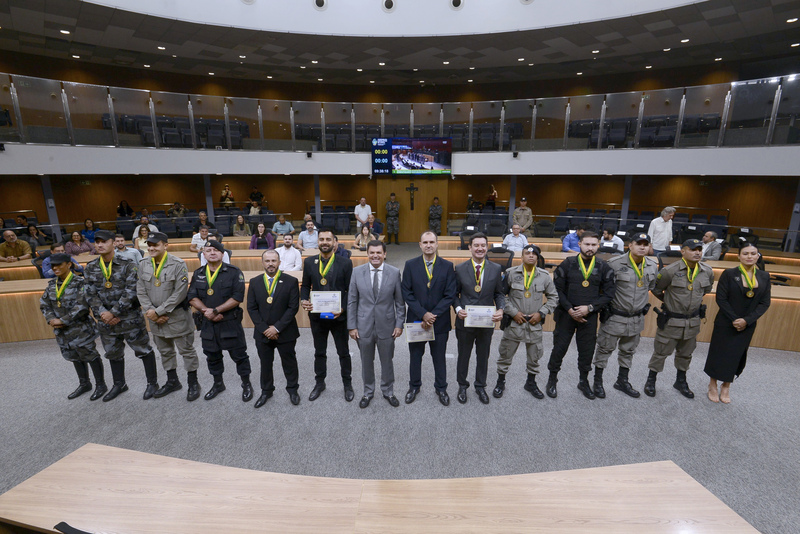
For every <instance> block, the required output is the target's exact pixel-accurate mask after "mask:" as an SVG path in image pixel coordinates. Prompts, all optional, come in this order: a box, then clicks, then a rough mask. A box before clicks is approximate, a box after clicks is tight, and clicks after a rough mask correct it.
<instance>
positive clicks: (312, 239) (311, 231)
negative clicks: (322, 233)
mask: <svg viewBox="0 0 800 534" xmlns="http://www.w3.org/2000/svg"><path fill="white" fill-rule="evenodd" d="M305 224H306V229H305V230H303V231H302V232H300V237H299V238H298V240H297V245H298V248H299V249H300V250H305V249H307V248H317V247H318V246H319V232H317V229H316V228H315V227H314V221H306V223H305Z"/></svg>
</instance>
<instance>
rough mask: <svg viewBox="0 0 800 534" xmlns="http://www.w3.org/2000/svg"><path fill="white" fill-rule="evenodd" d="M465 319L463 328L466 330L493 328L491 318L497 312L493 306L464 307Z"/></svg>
mask: <svg viewBox="0 0 800 534" xmlns="http://www.w3.org/2000/svg"><path fill="white" fill-rule="evenodd" d="M464 311H466V312H467V318H466V319H464V326H466V327H467V328H494V321H492V316H493V315H494V313H495V312H496V311H497V309H496V308H495V307H494V306H465V307H464Z"/></svg>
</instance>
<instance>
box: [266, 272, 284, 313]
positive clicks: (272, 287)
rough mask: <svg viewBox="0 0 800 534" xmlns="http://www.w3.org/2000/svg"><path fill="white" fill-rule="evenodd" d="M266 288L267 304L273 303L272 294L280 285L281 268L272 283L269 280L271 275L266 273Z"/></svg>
mask: <svg viewBox="0 0 800 534" xmlns="http://www.w3.org/2000/svg"><path fill="white" fill-rule="evenodd" d="M263 277H264V289H266V290H267V304H272V294H273V293H275V287H277V285H278V279H279V278H280V277H281V271H280V269H279V270H278V271H277V272H276V273H275V276H274V277H273V278H272V283H270V281H269V276H267V273H264V275H263Z"/></svg>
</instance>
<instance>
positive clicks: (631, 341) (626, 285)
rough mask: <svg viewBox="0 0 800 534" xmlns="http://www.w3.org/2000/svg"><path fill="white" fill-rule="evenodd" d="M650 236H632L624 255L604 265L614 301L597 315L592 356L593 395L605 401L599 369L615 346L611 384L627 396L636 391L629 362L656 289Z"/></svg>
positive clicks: (655, 272) (602, 367)
mask: <svg viewBox="0 0 800 534" xmlns="http://www.w3.org/2000/svg"><path fill="white" fill-rule="evenodd" d="M649 250H650V236H649V235H647V234H644V233H639V234H635V235H634V236H633V238H632V240H631V244H630V247H629V251H628V254H624V255H618V256H612V257H611V258H610V259H609V260H608V261H607V262H606V263H608V266H609V267H611V268H612V269H613V270H614V275H615V280H616V283H615V286H616V292H615V293H614V299H613V300H612V301H611V304H609V305H608V306H607V307H606V308H605V309H604V310H602V311H601V312H600V331H599V332H598V333H597V350H596V351H595V353H594V387H593V391H594V395H595V397H598V398H600V399H604V398H606V392H605V389H604V388H603V369H605V368H606V365H607V364H608V358H609V357H610V356H611V354H612V353H613V352H614V349H616V348H617V346H618V345H619V356H618V361H619V374H618V375H617V381H616V382H615V383H614V389H618V390H619V391H622V392H623V393H625V394H627V395H630V396H631V397H634V398H637V397H639V392H638V391H636V390H635V389H633V386H631V384H630V382H628V372H629V371H630V368H631V364H632V363H633V354H634V352H636V347H638V346H639V338H640V336H641V333H642V330H643V329H644V316H645V315H646V314H647V311H648V310H649V309H650V304H649V303H648V300H649V298H650V291H651V290H652V289H653V288H654V287H655V286H656V275H658V263H657V262H656V260H655V259H653V258H649V257H647V252H648V251H649Z"/></svg>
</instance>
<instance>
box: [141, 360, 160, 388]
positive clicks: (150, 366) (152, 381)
mask: <svg viewBox="0 0 800 534" xmlns="http://www.w3.org/2000/svg"><path fill="white" fill-rule="evenodd" d="M142 364H144V376H145V377H146V378H147V387H146V388H145V389H144V395H142V398H143V399H144V400H147V399H152V398H153V395H155V393H156V391H158V370H157V369H156V353H155V352H153V351H152V350H151V351H150V352H148V353H147V354H145V355H144V356H143V357H142Z"/></svg>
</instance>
